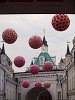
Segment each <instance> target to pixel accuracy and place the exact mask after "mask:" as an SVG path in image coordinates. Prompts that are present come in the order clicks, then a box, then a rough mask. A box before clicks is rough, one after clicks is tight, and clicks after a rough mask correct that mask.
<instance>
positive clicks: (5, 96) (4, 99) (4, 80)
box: [4, 70, 6, 100]
mask: <svg viewBox="0 0 75 100" xmlns="http://www.w3.org/2000/svg"><path fill="white" fill-rule="evenodd" d="M5 81H6V80H5V70H4V100H6V88H5Z"/></svg>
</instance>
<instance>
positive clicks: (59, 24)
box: [52, 14, 70, 31]
mask: <svg viewBox="0 0 75 100" xmlns="http://www.w3.org/2000/svg"><path fill="white" fill-rule="evenodd" d="M69 25H70V19H69V17H68V16H67V15H65V14H56V15H55V16H54V17H53V18H52V26H53V28H54V29H55V30H57V31H65V30H66V29H67V28H68V27H69Z"/></svg>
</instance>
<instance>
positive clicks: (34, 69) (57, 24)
mask: <svg viewBox="0 0 75 100" xmlns="http://www.w3.org/2000/svg"><path fill="white" fill-rule="evenodd" d="M51 24H52V27H53V28H54V29H55V30H57V31H60V32H62V31H65V30H66V29H67V28H68V27H69V25H70V19H69V17H68V16H67V15H65V14H56V15H54V16H53V18H52V21H51ZM17 38H18V35H17V33H16V31H15V30H14V29H11V28H8V29H6V30H4V31H3V33H2V39H3V41H4V42H6V43H7V44H12V43H14V42H15V41H16V40H17ZM42 44H43V40H42V39H41V37H40V36H38V35H33V36H31V37H30V38H29V46H30V47H31V48H32V49H38V48H40V47H41V46H42ZM14 65H15V66H16V67H18V68H21V67H23V66H24V65H25V58H24V57H22V56H17V57H15V59H14ZM52 68H53V66H52V64H51V62H49V61H46V62H44V64H43V67H42V70H46V71H51V70H52ZM29 71H30V72H31V73H32V74H38V72H39V67H38V65H36V64H34V65H30V68H29Z"/></svg>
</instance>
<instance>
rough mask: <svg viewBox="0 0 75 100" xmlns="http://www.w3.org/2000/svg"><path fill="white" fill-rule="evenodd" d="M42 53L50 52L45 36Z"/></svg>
mask: <svg viewBox="0 0 75 100" xmlns="http://www.w3.org/2000/svg"><path fill="white" fill-rule="evenodd" d="M41 52H48V44H47V41H46V39H45V36H44V37H43V45H42V46H41Z"/></svg>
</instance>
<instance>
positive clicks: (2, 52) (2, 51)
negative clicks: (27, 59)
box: [1, 41, 5, 54]
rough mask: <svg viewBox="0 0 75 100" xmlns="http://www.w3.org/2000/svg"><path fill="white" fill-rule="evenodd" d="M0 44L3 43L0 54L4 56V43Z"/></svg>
mask: <svg viewBox="0 0 75 100" xmlns="http://www.w3.org/2000/svg"><path fill="white" fill-rule="evenodd" d="M1 42H3V45H2V50H1V54H5V47H4V41H1Z"/></svg>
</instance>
